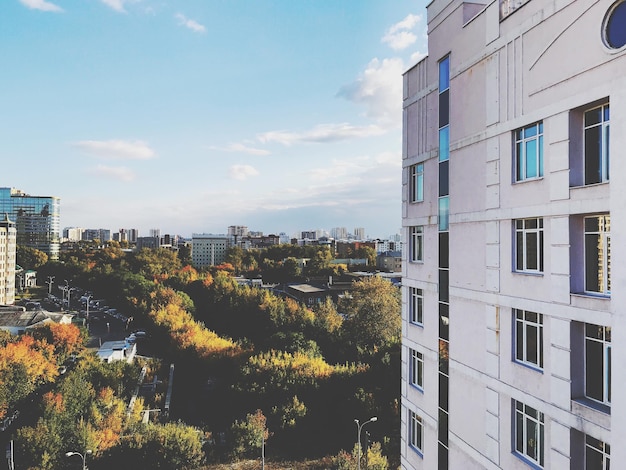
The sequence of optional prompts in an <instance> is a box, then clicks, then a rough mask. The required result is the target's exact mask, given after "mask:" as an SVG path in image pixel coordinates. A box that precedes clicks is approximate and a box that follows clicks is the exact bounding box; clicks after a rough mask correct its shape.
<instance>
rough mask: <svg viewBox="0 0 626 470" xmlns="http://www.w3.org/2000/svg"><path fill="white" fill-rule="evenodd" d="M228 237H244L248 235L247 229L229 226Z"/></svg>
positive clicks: (241, 226) (243, 226) (242, 226)
mask: <svg viewBox="0 0 626 470" xmlns="http://www.w3.org/2000/svg"><path fill="white" fill-rule="evenodd" d="M228 235H229V236H231V237H237V238H241V237H245V236H246V235H248V227H246V226H245V225H231V226H229V227H228Z"/></svg>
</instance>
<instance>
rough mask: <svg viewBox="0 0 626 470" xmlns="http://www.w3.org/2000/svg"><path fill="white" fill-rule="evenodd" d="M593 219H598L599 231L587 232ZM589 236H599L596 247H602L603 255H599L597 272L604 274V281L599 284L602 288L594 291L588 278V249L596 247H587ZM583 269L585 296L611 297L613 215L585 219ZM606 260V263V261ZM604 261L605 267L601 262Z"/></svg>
mask: <svg viewBox="0 0 626 470" xmlns="http://www.w3.org/2000/svg"><path fill="white" fill-rule="evenodd" d="M591 219H598V223H597V226H598V230H589V231H588V230H587V221H588V220H591ZM588 235H592V236H593V235H597V238H598V239H599V241H598V243H597V244H596V245H595V246H596V247H598V246H599V245H601V246H602V253H601V255H600V254H599V255H598V263H597V265H596V267H597V271H598V272H601V273H602V280H601V282H600V283H599V284H601V287H600V288H599V289H598V290H593V289H592V288H591V287H590V286H589V285H588V282H587V277H588V275H589V274H590V273H588V272H587V270H588V268H590V266H589V263H588V258H589V256H588V254H587V250H588V249H593V248H594V247H593V246H591V247H589V246H588V245H587V240H588ZM600 242H601V243H600ZM583 253H584V255H583V269H584V278H583V282H584V292H585V294H591V295H605V296H607V297H610V296H611V215H610V214H600V215H594V216H588V217H584V218H583ZM604 260H606V261H604ZM602 261H604V263H603V265H601V262H602Z"/></svg>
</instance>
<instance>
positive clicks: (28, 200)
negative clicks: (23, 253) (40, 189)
mask: <svg viewBox="0 0 626 470" xmlns="http://www.w3.org/2000/svg"><path fill="white" fill-rule="evenodd" d="M60 207H61V200H60V199H59V198H58V197H56V196H31V195H29V194H26V193H24V192H22V191H20V190H19V189H15V188H0V214H8V216H9V218H10V219H11V220H12V221H14V222H15V228H16V230H17V240H16V242H17V244H18V245H20V246H26V247H29V248H35V249H37V250H40V251H43V252H44V253H46V254H47V255H48V257H49V258H50V259H51V260H57V259H59V250H60V247H61V226H60V225H61V209H60Z"/></svg>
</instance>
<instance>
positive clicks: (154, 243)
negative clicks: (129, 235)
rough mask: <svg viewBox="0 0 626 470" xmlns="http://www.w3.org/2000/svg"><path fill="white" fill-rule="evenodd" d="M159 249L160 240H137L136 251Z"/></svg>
mask: <svg viewBox="0 0 626 470" xmlns="http://www.w3.org/2000/svg"><path fill="white" fill-rule="evenodd" d="M160 247H161V239H160V238H159V237H139V238H137V249H138V250H141V249H142V248H150V249H153V250H156V249H157V248H160Z"/></svg>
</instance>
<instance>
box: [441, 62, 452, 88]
mask: <svg viewBox="0 0 626 470" xmlns="http://www.w3.org/2000/svg"><path fill="white" fill-rule="evenodd" d="M448 88H450V56H447V57H445V58H444V59H442V60H441V61H440V62H439V93H441V92H442V91H445V90H447V89H448Z"/></svg>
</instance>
